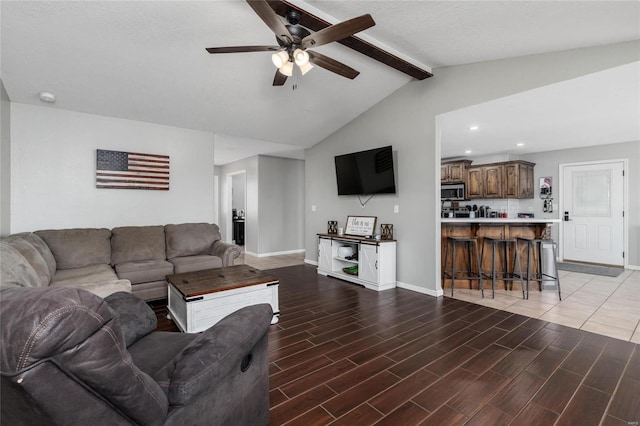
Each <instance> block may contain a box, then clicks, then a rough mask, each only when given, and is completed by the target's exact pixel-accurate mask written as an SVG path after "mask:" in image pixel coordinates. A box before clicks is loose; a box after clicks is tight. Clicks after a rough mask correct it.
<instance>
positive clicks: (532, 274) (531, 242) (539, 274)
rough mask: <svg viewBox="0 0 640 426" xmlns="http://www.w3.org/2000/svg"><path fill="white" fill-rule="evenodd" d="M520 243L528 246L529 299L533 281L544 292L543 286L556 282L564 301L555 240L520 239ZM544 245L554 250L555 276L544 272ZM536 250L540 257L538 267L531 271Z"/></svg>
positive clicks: (559, 295)
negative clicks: (533, 254) (545, 283)
mask: <svg viewBox="0 0 640 426" xmlns="http://www.w3.org/2000/svg"><path fill="white" fill-rule="evenodd" d="M518 243H525V244H527V269H526V271H525V278H526V280H527V299H528V298H529V288H530V283H531V281H537V282H538V289H539V290H540V291H542V284H543V283H544V282H548V281H554V282H555V283H556V287H557V288H558V298H559V299H560V300H562V293H561V291H560V277H559V276H558V267H557V265H556V259H557V257H556V243H555V241H553V240H545V239H541V238H533V239H529V238H518ZM544 244H549V245H551V248H552V250H553V265H554V273H555V276H554V275H551V274H549V273H547V272H548V271H544V268H543V262H542V246H543V245H544ZM534 250H535V253H536V254H537V256H538V262H537V263H538V265H537V266H538V267H537V270H535V271H534V270H531V266H532V259H531V257H532V252H533V251H534Z"/></svg>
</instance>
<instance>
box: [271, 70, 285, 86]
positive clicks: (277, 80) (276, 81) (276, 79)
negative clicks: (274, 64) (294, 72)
mask: <svg viewBox="0 0 640 426" xmlns="http://www.w3.org/2000/svg"><path fill="white" fill-rule="evenodd" d="M285 81H287V76H286V75H284V74H282V73H281V72H280V71H278V70H276V75H274V76H273V85H274V86H282V85H283V84H284V82H285Z"/></svg>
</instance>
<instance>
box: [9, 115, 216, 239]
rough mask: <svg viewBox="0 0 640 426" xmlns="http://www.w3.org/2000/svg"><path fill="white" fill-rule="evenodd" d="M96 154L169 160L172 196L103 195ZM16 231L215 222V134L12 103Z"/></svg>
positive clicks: (139, 192) (113, 192)
mask: <svg viewBox="0 0 640 426" xmlns="http://www.w3.org/2000/svg"><path fill="white" fill-rule="evenodd" d="M96 149H108V150H116V151H133V152H144V153H150V154H163V155H168V156H169V157H170V161H171V163H170V167H171V169H170V173H171V175H170V190H169V191H152V190H124V189H97V188H96V183H95V170H96ZM11 170H12V181H11V232H12V233H15V232H21V231H33V230H38V229H46V228H72V227H107V228H112V227H115V226H125V225H153V224H167V223H182V222H212V221H213V217H214V201H213V134H211V133H207V132H201V131H194V130H187V129H181V128H175V127H168V126H161V125H156V124H150V123H143V122H137V121H130V120H122V119H118V118H109V117H103V116H97V115H91V114H83V113H77V112H71V111H65V110H60V109H57V108H55V107H41V106H33V105H26V104H17V103H12V104H11Z"/></svg>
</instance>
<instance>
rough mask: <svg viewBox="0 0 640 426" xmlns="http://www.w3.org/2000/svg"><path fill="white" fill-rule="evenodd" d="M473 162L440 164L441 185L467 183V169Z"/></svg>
mask: <svg viewBox="0 0 640 426" xmlns="http://www.w3.org/2000/svg"><path fill="white" fill-rule="evenodd" d="M470 164H471V161H469V160H457V161H450V162H445V163H441V164H440V183H462V182H466V178H467V169H468V168H469V165H470Z"/></svg>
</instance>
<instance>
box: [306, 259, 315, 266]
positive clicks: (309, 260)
mask: <svg viewBox="0 0 640 426" xmlns="http://www.w3.org/2000/svg"><path fill="white" fill-rule="evenodd" d="M304 263H308V264H309V265H314V266H318V261H317V260H311V259H305V260H304Z"/></svg>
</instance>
